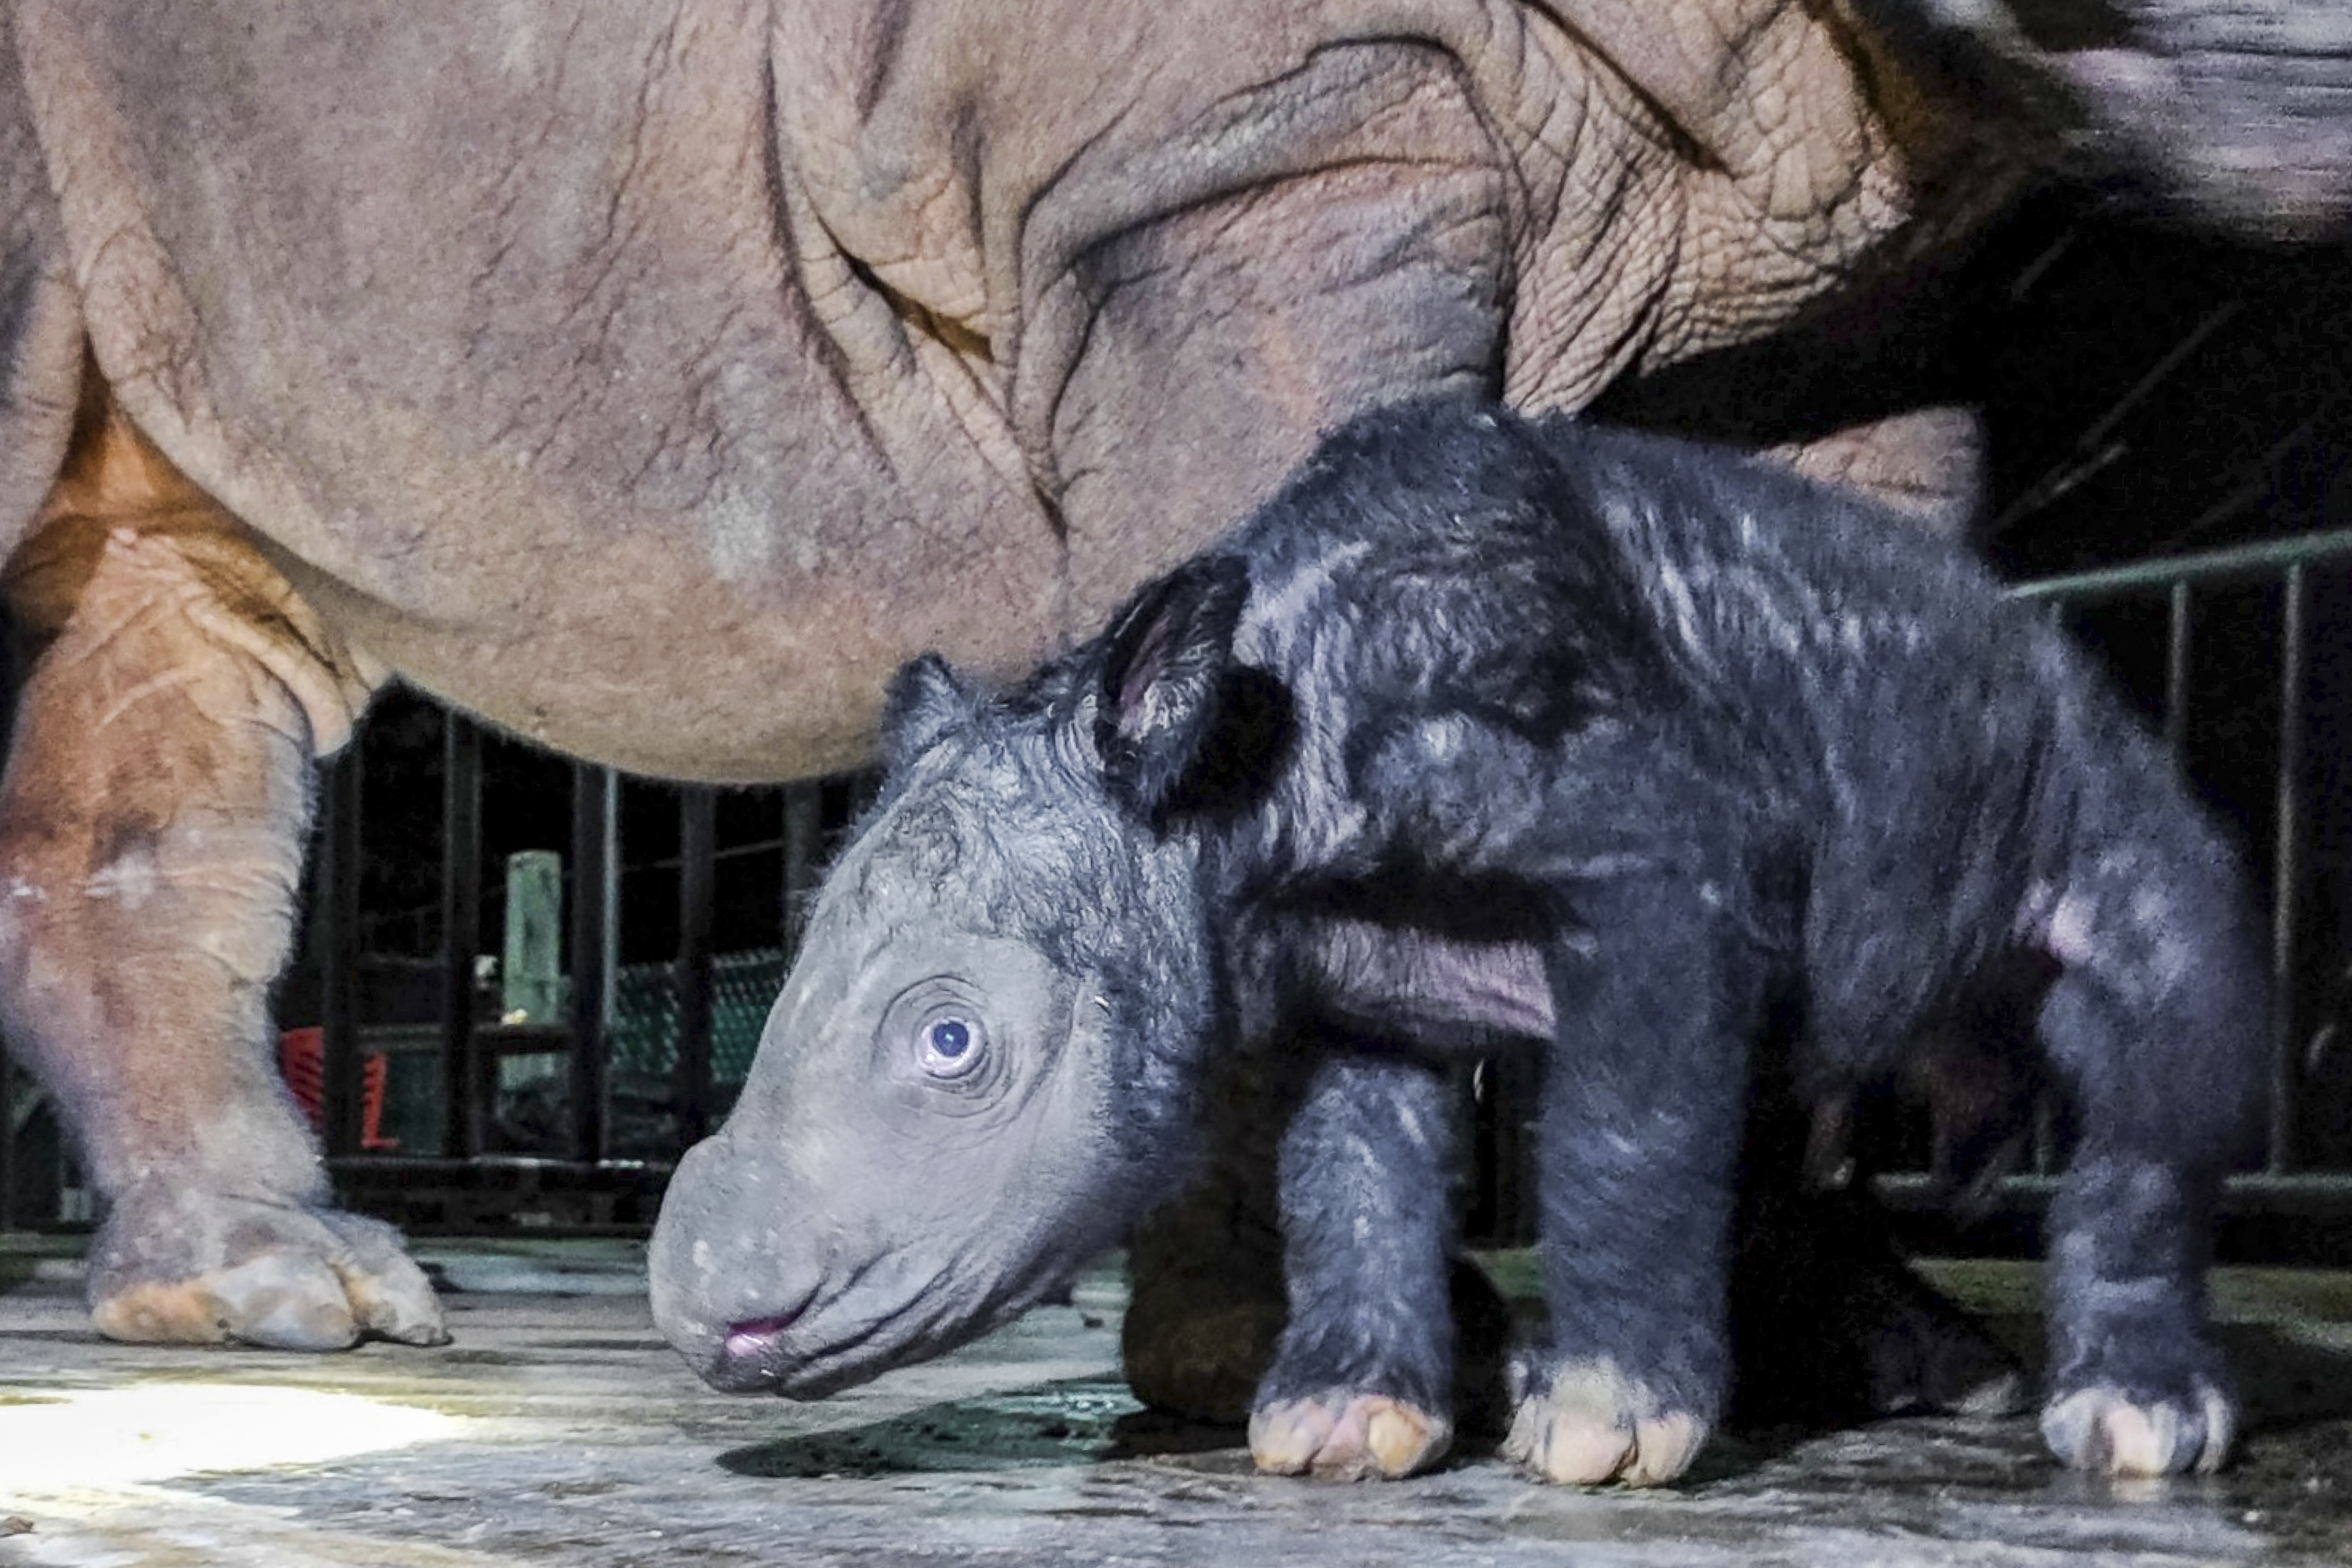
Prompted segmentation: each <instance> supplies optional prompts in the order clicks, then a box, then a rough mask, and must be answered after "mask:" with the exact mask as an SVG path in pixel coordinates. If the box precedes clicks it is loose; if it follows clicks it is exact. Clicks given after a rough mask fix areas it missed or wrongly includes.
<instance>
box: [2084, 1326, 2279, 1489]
mask: <svg viewBox="0 0 2352 1568" xmlns="http://www.w3.org/2000/svg"><path fill="white" fill-rule="evenodd" d="M2200 1349H2201V1347H2200ZM2195 1361H2196V1362H2197V1363H2201V1364H2196V1365H2190V1366H2183V1367H2176V1368H2174V1369H2173V1370H2172V1372H2171V1374H2170V1375H2158V1376H2155V1377H2150V1376H2147V1375H2146V1374H2145V1373H2143V1374H2142V1375H2140V1376H2137V1377H2132V1376H2124V1375H2117V1373H2119V1371H2120V1369H2117V1368H2113V1367H2110V1368H2105V1369H2103V1370H2102V1371H2101V1372H2098V1373H2084V1374H2078V1375H2075V1376H2071V1377H2067V1378H2064V1379H2063V1380H2062V1381H2061V1382H2060V1383H2059V1384H2057V1386H2055V1387H2053V1390H2052V1391H2051V1394H2050V1398H2049V1400H2048V1402H2047V1403H2045V1404H2044V1405H2042V1441H2043V1442H2045V1443H2047V1444H2049V1446H2050V1451H2051V1452H2052V1453H2053V1454H2054V1455H2056V1456H2057V1457H2058V1458H2059V1459H2060V1460H2062V1461H2063V1463H2065V1464H2067V1465H2069V1466H2071V1467H2073V1468H2075V1469H2078V1470H2088V1471H2091V1472H2093V1473H2094V1474H2101V1475H2110V1476H2172V1475H2180V1474H2184V1473H2186V1472H2188V1471H2191V1470H2194V1471H2196V1472H2197V1473H2199V1474H2200V1475H2210V1474H2212V1473H2213V1472H2214V1471H2215V1470H2218V1469H2220V1468H2221V1463H2222V1461H2223V1460H2225V1459H2227V1458H2229V1456H2230V1446H2231V1443H2232V1442H2233V1441H2234V1440H2235V1439H2236V1436H2237V1431H2238V1405H2237V1400H2236V1398H2235V1397H2234V1396H2233V1395H2232V1394H2231V1392H2230V1390H2229V1387H2228V1384H2227V1382H2226V1380H2225V1379H2224V1377H2223V1376H2222V1374H2221V1369H2220V1365H2219V1361H2218V1358H2216V1357H2213V1356H2211V1355H2210V1354H2206V1355H2201V1356H2199V1357H2196V1358H2195Z"/></svg>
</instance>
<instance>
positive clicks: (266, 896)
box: [0, 416, 447, 1350]
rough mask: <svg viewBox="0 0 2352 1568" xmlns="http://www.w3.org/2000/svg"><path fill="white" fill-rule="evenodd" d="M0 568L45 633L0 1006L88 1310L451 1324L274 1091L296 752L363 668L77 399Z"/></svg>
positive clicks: (294, 877) (260, 1323) (20, 780)
mask: <svg viewBox="0 0 2352 1568" xmlns="http://www.w3.org/2000/svg"><path fill="white" fill-rule="evenodd" d="M86 426H88V427H86V428H85V430H84V431H83V432H82V433H81V437H80V438H79V439H80V446H79V448H78V456H77V458H76V459H75V463H74V465H73V466H72V467H69V468H68V473H67V476H66V478H65V479H62V480H61V481H60V484H59V487H58V491H57V494H56V495H55V496H54V497H53V499H52V500H51V503H50V506H49V509H48V511H47V514H46V516H45V518H44V520H43V521H42V524H41V526H40V530H39V531H38V532H37V534H36V535H35V536H34V538H33V539H32V540H31V542H29V543H28V544H27V545H26V547H25V548H24V549H23V550H21V551H20V552H18V554H17V556H16V559H15V561H13V562H12V563H11V576H10V582H9V592H10V598H11V603H12V605H13V606H14V607H15V608H16V611H17V613H18V615H19V616H20V618H21V619H23V620H24V621H26V623H28V624H29V625H30V626H32V627H33V628H34V629H35V630H37V631H41V632H46V633H47V644H46V646H45V647H43V648H42V649H41V651H40V654H39V657H38V658H37V662H36V663H35V665H34V668H33V669H32V672H31V676H30V679H28V681H27V682H26V687H25V689H24V691H23V694H22V697H21V699H20V702H19V706H18V710H17V717H16V732H15V735H14V737H13V740H12V742H11V746H10V752H9V758H8V766H7V773H6V776H5V783H0V1019H5V1027H6V1029H7V1032H8V1037H9V1043H10V1045H11V1047H13V1048H15V1049H16V1051H18V1052H19V1053H20V1054H21V1055H22V1056H24V1057H25V1058H26V1059H27V1060H28V1062H29V1064H30V1065H31V1067H32V1069H33V1071H34V1073H35V1074H36V1076H37V1077H38V1078H39V1079H41V1080H42V1081H43V1082H44V1083H45V1084H46V1085H47V1087H48V1089H49V1090H50V1092H51V1093H52V1094H53V1095H54V1096H55V1098H56V1100H57V1103H58V1109H59V1112H60V1115H61V1118H62V1119H63V1121H64V1122H65V1124H66V1126H67V1128H68V1131H69V1132H70V1133H71V1134H72V1136H73V1138H74V1141H75V1143H76V1145H77V1147H78V1149H79V1152H80V1155H81V1158H82V1161H83V1163H84V1164H85V1166H86V1167H87V1169H88V1171H89V1175H90V1177H91V1179H92V1180H93V1181H94V1183H95V1184H96V1185H97V1187H98V1189H99V1191H100V1194H102V1195H103V1197H104V1198H105V1200H106V1205H107V1213H106V1215H105V1219H104V1221H103V1223H102V1225H101V1226H100V1230H99V1233H98V1236H97V1238H96V1241H95V1243H94V1245H93V1247H92V1250H91V1254H90V1271H89V1298H90V1307H91V1311H92V1315H93V1316H94V1318H95V1320H96V1321H97V1324H98V1327H99V1329H100V1331H101V1332H103V1333H105V1334H107V1335H109V1336H110V1337H112V1338H116V1339H123V1340H133V1341H177V1342H216V1341H227V1340H235V1341H241V1342H247V1343H253V1344H263V1345H275V1346H282V1347H287V1348H297V1349H310V1350H316V1349H331V1348H336V1347H340V1346H342V1345H346V1344H349V1343H351V1342H352V1341H354V1340H355V1339H357V1338H358V1337H359V1336H360V1335H361V1334H362V1332H364V1331H373V1332H377V1333H381V1334H384V1335H387V1336H390V1337H392V1338H395V1339H401V1340H406V1341H409V1342H415V1343H437V1342H442V1341H444V1340H446V1338H447V1335H446V1332H445V1331H443V1328H442V1322H441V1314H440V1310H439V1307H438V1304H437V1303H436V1301H435V1300H434V1297H433V1292H432V1289H431V1287H430V1286H429V1285H428V1284H427V1282H426V1281H425V1277H424V1275H423V1274H422V1273H421V1272H420V1271H419V1270H418V1269H417V1268H416V1267H415V1264H414V1263H412V1262H411V1261H409V1259H408V1258H406V1257H405V1256H404V1254H403V1252H402V1250H401V1247H400V1240H399V1237H398V1236H397V1235H396V1233H394V1231H393V1230H392V1229H391V1227H389V1226H383V1225H382V1224H379V1223H378V1222H376V1221H373V1220H369V1219H363V1218H361V1217H359V1216H357V1215H348V1214H342V1213H340V1212H338V1211H336V1210H335V1209H333V1208H331V1206H329V1205H328V1203H327V1196H328V1193H327V1184H326V1180H325V1175H324V1173H323V1171H322V1169H321V1167H320V1161H319V1156H318V1151H317V1149H316V1147H315V1146H314V1145H313V1143H312V1141H311V1138H310V1131H309V1130H308V1128H306V1127H305V1126H304V1125H303V1123H302V1121H301V1120H300V1118H299V1116H298V1115H297V1113H296V1111H295V1110H294V1108H293V1105H292V1103H291V1101H290V1100H289V1098H288V1097H287V1095H286V1093H285V1091H284V1089H282V1087H281V1086H280V1085H279V1084H278V1081H277V1079H276V1074H275V1070H274V1068H273V1066H272V1062H271V1058H272V1054H273V1053H272V1052H271V1050H270V1048H269V1046H270V1040H271V1030H270V1022H269V1015H268V988H269V986H270V984H271V983H272V982H273V981H274V980H275V979H276V977H277V974H278V969H279V967H280V965H281V964H282V963H284V960H285V957H286V953H287V947H288V940H289V933H290V931H291V925H292V917H293V910H294V906H295V901H296V898H297V892H298V886H299V877H300V872H301V851H302V840H303V833H304V828H305V826H306V823H307V820H308V816H309V809H310V765H311V761H312V756H313V754H314V752H315V751H317V750H320V749H322V742H323V743H324V746H326V747H331V745H333V744H335V743H339V742H340V741H341V738H342V736H343V735H344V734H346V733H348V731H349V728H350V722H351V720H352V715H353V714H354V713H355V712H356V710H357V708H358V706H359V704H360V703H361V702H362V701H363V700H364V698H365V692H366V683H365V682H364V681H363V680H362V679H359V678H358V677H357V676H355V675H353V674H352V671H351V668H350V661H349V658H348V656H346V655H344V654H343V653H342V652H341V649H340V648H338V647H336V646H335V644H334V642H333V639H332V638H331V637H328V636H327V635H326V634H325V632H324V631H323V629H322V628H321V627H320V625H319V623H318V621H317V618H316V617H315V616H313V615H311V614H310V611H309V610H308V608H307V607H306V606H304V605H302V604H301V603H300V601H299V599H297V598H296V597H295V595H293V593H292V591H291V590H290V588H289V587H288V585H287V584H286V583H285V582H284V580H283V579H282V578H281V577H279V576H278V574H277V573H276V572H275V571H274V570H273V569H272V568H270V567H269V566H268V564H267V563H265V562H264V561H263V560H262V559H261V557H260V556H259V555H258V554H257V553H256V552H255V551H254V550H253V548H252V546H251V544H250V543H249V542H247V540H246V539H245V537H244V535H243V533H242V531H241V530H239V529H238V527H237V525H236V523H235V521H233V520H231V519H229V518H228V517H227V516H226V514H225V513H223V512H221V511H220V510H219V509H218V508H217V507H216V506H215V504H214V503H212V502H211V501H210V500H208V499H207V498H205V497H204V496H203V495H201V493H199V492H197V491H196V490H195V489H194V487H193V486H190V485H188V484H187V483H186V481H185V480H184V479H180V478H179V477H178V476H177V475H176V474H175V473H173V471H172V470H170V469H169V468H168V466H166V465H164V464H163V460H162V459H161V458H160V457H158V456H157V455H155V454H154V453H153V452H152V449H151V448H146V447H144V446H143V443H142V442H140V440H139V438H138V437H137V436H136V435H135V434H134V433H132V432H131V431H129V430H128V428H127V426H121V425H120V424H117V423H113V422H111V421H110V420H106V419H104V418H103V417H102V416H101V417H100V418H97V419H91V420H86Z"/></svg>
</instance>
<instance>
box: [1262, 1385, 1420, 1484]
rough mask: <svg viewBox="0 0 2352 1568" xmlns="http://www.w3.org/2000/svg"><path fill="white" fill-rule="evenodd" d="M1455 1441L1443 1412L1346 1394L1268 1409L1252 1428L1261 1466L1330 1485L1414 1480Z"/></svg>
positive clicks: (1383, 1398) (1290, 1401)
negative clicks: (1376, 1480)
mask: <svg viewBox="0 0 2352 1568" xmlns="http://www.w3.org/2000/svg"><path fill="white" fill-rule="evenodd" d="M1453 1440H1454V1423H1453V1421H1452V1420H1451V1419H1450V1418H1449V1417H1448V1416H1447V1415H1445V1414H1444V1412H1443V1411H1435V1410H1425V1409H1423V1408H1422V1407H1421V1406H1419V1405H1413V1404H1411V1403H1409V1402H1407V1401H1405V1400H1402V1399H1393V1398H1391V1397H1390V1396H1389V1395H1387V1394H1349V1393H1348V1392H1347V1391H1345V1390H1334V1391H1332V1392H1331V1393H1329V1394H1323V1395H1321V1396H1319V1397H1316V1398H1307V1399H1287V1400H1281V1401H1278V1402H1276V1403H1275V1404H1271V1405H1263V1406H1261V1407H1259V1408H1258V1409H1257V1410H1255V1411H1254V1412H1252V1413H1251V1415H1250V1424H1249V1441H1250V1458H1253V1459H1255V1460H1256V1461H1257V1468H1259V1469H1261V1470H1265V1471H1266V1472H1267V1473H1268V1474H1271V1475H1277V1476H1298V1475H1312V1476H1315V1477H1317V1478H1318V1479H1323V1480H1332V1481H1360V1480H1369V1479H1373V1478H1375V1477H1379V1478H1381V1479H1396V1478H1398V1477H1400V1476H1410V1475H1413V1474H1415V1473H1417V1472H1419V1471H1421V1470H1424V1469H1427V1468H1429V1467H1430V1466H1432V1465H1433V1464H1435V1463H1437V1461H1438V1460H1440V1459H1442V1458H1444V1457H1445V1450H1446V1449H1447V1448H1448V1447H1450V1446H1451V1445H1452V1443H1453Z"/></svg>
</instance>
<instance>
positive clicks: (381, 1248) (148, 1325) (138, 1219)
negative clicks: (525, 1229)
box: [89, 1191, 449, 1351]
mask: <svg viewBox="0 0 2352 1568" xmlns="http://www.w3.org/2000/svg"><path fill="white" fill-rule="evenodd" d="M89 1309H90V1317H91V1319H92V1321H94V1322H95V1323H96V1325H97V1327H98V1331H99V1332H100V1333H101V1334H104V1335H105V1336H106V1337H107V1338H109V1339H111V1340H123V1341H127V1342H132V1343H138V1344H227V1343H235V1344H247V1345H260V1346H265V1347H268V1348H269V1349H273V1350H300V1351H331V1350H341V1349H344V1348H346V1347H347V1346H350V1345H352V1344H354V1343H356V1342H359V1340H361V1339H362V1337H364V1336H366V1335H370V1334H373V1335H377V1336H380V1337H382V1338H384V1339H389V1340H398V1341H401V1342H404V1343H406V1344H414V1345H438V1344H446V1343H447V1342H449V1331H448V1330H447V1328H446V1327H445V1326H444V1324H443V1322H442V1317H441V1303H440V1302H439V1301H438V1300H436V1299H435V1297H434V1294H433V1286H432V1284H431V1282H430V1281H428V1280H427V1279H425V1273H424V1270H422V1269H420V1268H417V1267H416V1265H415V1263H414V1262H413V1261H411V1260H410V1258H409V1257H408V1255H407V1254H406V1253H405V1252H404V1250H402V1247H401V1240H400V1233H399V1232H397V1231H395V1230H394V1229H393V1228H392V1226H388V1225H385V1224H383V1223H382V1222H381V1221H378V1220H373V1219H367V1218H364V1217H362V1216H361V1215H351V1214H344V1213H342V1212H341V1211H340V1210H336V1209H329V1208H310V1207H304V1206H301V1205H294V1204H277V1203H268V1202H262V1201H258V1200H256V1199H251V1198H238V1197H229V1196H225V1195H223V1194H217V1193H205V1192H189V1191H180V1192H173V1193H168V1194H158V1193H152V1192H150V1193H132V1194H125V1195H124V1196H122V1197H121V1198H119V1199H118V1200H117V1201H116V1203H115V1205H114V1208H113V1211H112V1212H111V1213H110V1215H108V1217H107V1222H106V1225H105V1226H104V1227H103V1228H102V1229H101V1230H100V1233H99V1237H98V1241H97V1244H96V1245H95V1246H94V1247H92V1249H91V1254H90V1271H89Z"/></svg>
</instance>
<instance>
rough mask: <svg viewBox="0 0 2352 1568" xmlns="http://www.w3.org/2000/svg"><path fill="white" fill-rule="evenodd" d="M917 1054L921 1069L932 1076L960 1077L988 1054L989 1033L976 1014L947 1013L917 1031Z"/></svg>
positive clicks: (943, 1077)
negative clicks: (975, 1016)
mask: <svg viewBox="0 0 2352 1568" xmlns="http://www.w3.org/2000/svg"><path fill="white" fill-rule="evenodd" d="M915 1044H916V1047H917V1051H916V1054H917V1055H918V1056H919V1058H921V1061H922V1068H923V1071H925V1072H926V1073H928V1074H929V1075H930V1076H931V1077H932V1078H935V1079H961V1078H963V1077H965V1076H967V1075H968V1074H970V1073H971V1071H972V1070H973V1069H974V1068H977V1067H978V1066H979V1065H980V1062H981V1058H982V1057H984V1056H986V1055H987V1054H988V1036H987V1034H986V1032H985V1031H984V1030H983V1029H982V1026H981V1024H980V1021H979V1020H978V1019H976V1018H970V1017H959V1016H956V1015H954V1014H949V1015H947V1016H943V1017H937V1018H933V1019H932V1020H930V1022H929V1023H927V1024H925V1025H924V1026H922V1027H921V1028H920V1029H919V1030H918V1031H916V1035H915Z"/></svg>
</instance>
